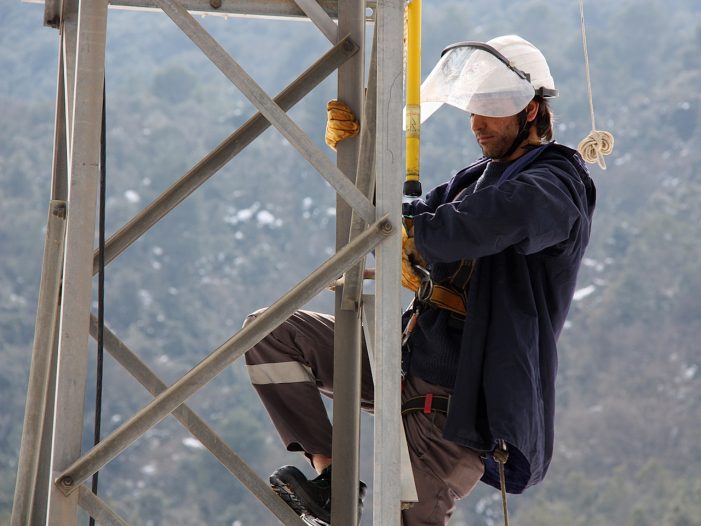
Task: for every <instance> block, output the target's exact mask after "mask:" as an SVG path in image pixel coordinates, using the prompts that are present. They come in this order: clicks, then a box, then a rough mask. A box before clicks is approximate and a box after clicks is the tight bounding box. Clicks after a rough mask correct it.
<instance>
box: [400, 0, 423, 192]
mask: <svg viewBox="0 0 701 526" xmlns="http://www.w3.org/2000/svg"><path fill="white" fill-rule="evenodd" d="M406 9H407V38H406V70H407V71H406V179H405V181H404V195H407V196H410V197H418V196H420V195H421V182H420V180H419V158H420V143H421V0H409V2H408V4H407V8H406Z"/></svg>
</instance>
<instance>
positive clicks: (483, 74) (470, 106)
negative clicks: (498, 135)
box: [421, 42, 535, 122]
mask: <svg viewBox="0 0 701 526" xmlns="http://www.w3.org/2000/svg"><path fill="white" fill-rule="evenodd" d="M534 95H535V89H534V88H533V86H532V84H531V82H530V79H529V76H528V75H527V74H526V73H524V72H523V71H521V70H519V69H517V68H515V67H513V66H512V65H511V64H510V63H509V60H508V59H507V58H506V57H504V56H503V55H502V54H501V53H499V52H498V51H497V50H496V49H494V48H493V47H491V46H489V45H487V44H484V43H482V42H461V43H458V44H453V45H452V46H449V47H448V48H446V49H445V50H444V51H443V54H442V56H441V59H440V61H439V62H438V64H436V67H435V68H433V71H431V73H430V74H429V75H428V77H426V80H425V81H424V82H423V84H422V85H421V122H423V121H425V120H426V119H428V118H429V117H430V116H431V115H432V114H433V113H434V112H435V111H436V110H437V109H438V108H440V107H441V106H442V105H443V104H450V105H451V106H455V107H456V108H459V109H461V110H463V111H466V112H468V113H475V114H477V115H484V116H486V117H508V116H511V115H516V114H517V113H519V112H520V111H521V110H523V109H524V108H525V107H526V106H527V105H528V103H529V102H530V101H531V99H533V97H534Z"/></svg>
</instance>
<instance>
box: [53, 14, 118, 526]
mask: <svg viewBox="0 0 701 526" xmlns="http://www.w3.org/2000/svg"><path fill="white" fill-rule="evenodd" d="M78 9H79V16H78V38H77V50H76V52H77V55H76V59H75V72H76V82H75V89H74V92H73V97H72V100H73V101H80V104H75V103H74V104H73V119H72V123H73V129H72V133H71V134H70V139H69V141H70V142H69V144H70V145H71V146H70V150H71V154H70V156H69V163H70V170H69V180H68V219H67V222H66V245H65V258H64V265H63V292H62V302H61V310H60V329H59V346H58V353H59V358H58V371H57V377H56V382H57V385H56V402H55V412H54V415H55V416H54V426H53V431H54V434H53V436H54V440H53V448H52V459H51V465H52V472H53V476H52V478H54V477H55V474H56V473H60V472H61V471H63V470H64V469H65V468H66V467H67V466H68V465H70V464H71V463H72V462H73V461H75V460H76V459H77V458H78V457H79V456H80V446H81V439H82V430H83V400H84V397H85V381H86V376H87V361H88V327H89V319H90V318H89V316H90V299H91V290H92V253H93V239H94V235H95V210H96V201H97V181H98V176H99V166H98V164H99V137H100V122H101V121H100V119H101V109H102V85H103V81H104V75H105V35H106V30H107V0H92V1H87V0H82V1H81V2H80V4H79V8H78ZM66 67H68V60H67V61H66ZM68 73H70V72H68ZM69 76H70V75H69ZM66 87H67V89H68V86H66ZM77 505H78V495H77V493H76V494H75V495H71V496H66V495H64V494H63V493H62V492H60V491H58V489H57V488H56V485H55V484H52V485H51V492H50V498H49V511H48V521H47V522H48V524H50V525H52V526H53V525H55V526H59V525H61V526H65V525H67V524H75V522H76V518H77Z"/></svg>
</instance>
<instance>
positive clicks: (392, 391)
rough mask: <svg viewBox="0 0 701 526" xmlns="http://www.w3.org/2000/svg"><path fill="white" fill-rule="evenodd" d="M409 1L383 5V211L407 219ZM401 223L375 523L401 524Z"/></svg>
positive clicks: (384, 351)
mask: <svg viewBox="0 0 701 526" xmlns="http://www.w3.org/2000/svg"><path fill="white" fill-rule="evenodd" d="M403 9H404V1H403V0H384V1H382V2H378V9H377V18H376V24H377V98H378V99H377V144H376V148H377V149H376V172H377V213H378V215H384V214H388V217H389V219H390V221H391V222H392V224H395V225H399V224H400V222H401V195H402V166H401V162H402V117H401V111H402V86H401V84H402V83H401V82H400V80H401V78H402V36H403V20H404V15H403ZM399 233H400V229H399V228H397V229H395V231H394V232H393V234H394V235H392V236H391V237H390V238H389V239H387V240H385V242H384V243H382V244H381V245H380V246H379V247H378V248H377V252H376V259H377V263H376V268H377V282H376V283H375V290H376V297H377V299H376V301H377V303H376V311H375V327H376V328H377V333H376V335H375V349H376V356H375V380H376V382H375V451H374V455H375V476H374V481H375V484H374V492H373V497H374V498H373V524H374V525H375V526H398V525H399V523H400V513H399V509H400V498H401V497H400V484H399V480H400V469H399V463H400V456H399V455H400V453H399V452H400V439H399V429H400V426H401V425H402V422H401V414H400V412H401V405H400V374H399V372H400V369H401V357H400V350H401V345H400V332H401V324H400V319H399V312H400V308H401V294H400V260H401V236H400V235H399Z"/></svg>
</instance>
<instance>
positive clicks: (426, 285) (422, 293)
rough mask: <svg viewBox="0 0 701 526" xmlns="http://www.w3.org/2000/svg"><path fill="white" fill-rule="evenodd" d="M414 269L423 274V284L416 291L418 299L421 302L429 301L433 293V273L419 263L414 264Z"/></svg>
mask: <svg viewBox="0 0 701 526" xmlns="http://www.w3.org/2000/svg"><path fill="white" fill-rule="evenodd" d="M413 267H414V270H416V272H417V273H418V274H419V275H420V276H421V285H419V290H417V291H416V299H417V300H418V301H419V302H421V303H428V302H429V301H430V300H431V296H432V295H433V280H432V279H431V274H430V273H429V271H428V270H426V269H425V268H423V267H421V266H419V265H413Z"/></svg>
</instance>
